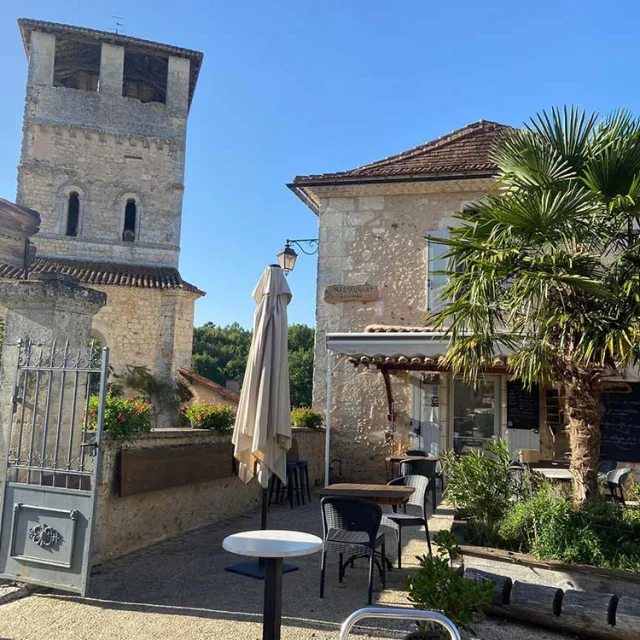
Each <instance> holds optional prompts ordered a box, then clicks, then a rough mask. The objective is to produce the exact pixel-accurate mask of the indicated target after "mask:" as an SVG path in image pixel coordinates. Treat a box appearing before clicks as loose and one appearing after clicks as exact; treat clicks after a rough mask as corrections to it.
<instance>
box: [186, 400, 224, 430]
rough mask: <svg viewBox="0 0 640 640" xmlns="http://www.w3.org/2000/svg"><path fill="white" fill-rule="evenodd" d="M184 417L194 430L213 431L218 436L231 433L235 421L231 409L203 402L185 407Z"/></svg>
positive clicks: (222, 405)
mask: <svg viewBox="0 0 640 640" xmlns="http://www.w3.org/2000/svg"><path fill="white" fill-rule="evenodd" d="M184 415H185V416H186V417H187V419H188V420H189V423H190V424H191V426H192V427H193V428H194V429H213V430H214V431H217V432H218V433H220V434H227V433H231V431H233V425H234V422H235V419H236V413H235V411H234V409H233V408H232V407H229V406H227V405H224V404H208V403H205V402H200V403H195V404H191V405H189V406H187V407H186V408H185V410H184Z"/></svg>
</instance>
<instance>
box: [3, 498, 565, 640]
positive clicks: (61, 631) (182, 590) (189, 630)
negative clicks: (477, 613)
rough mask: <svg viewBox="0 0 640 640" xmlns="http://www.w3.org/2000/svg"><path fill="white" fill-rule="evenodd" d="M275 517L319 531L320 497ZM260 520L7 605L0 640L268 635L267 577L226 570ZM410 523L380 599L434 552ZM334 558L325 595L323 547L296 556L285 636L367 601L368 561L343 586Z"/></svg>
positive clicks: (511, 639)
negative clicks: (85, 588)
mask: <svg viewBox="0 0 640 640" xmlns="http://www.w3.org/2000/svg"><path fill="white" fill-rule="evenodd" d="M269 518H270V524H271V526H273V527H274V528H280V529H296V530H299V531H306V532H309V533H316V534H318V533H319V531H320V530H321V522H320V509H319V504H318V502H317V501H316V500H314V501H313V502H312V504H311V505H307V506H306V507H299V508H296V509H294V510H293V511H292V510H290V509H289V507H276V508H275V509H272V510H271V511H270V512H269ZM430 522H431V526H430V528H431V529H432V530H433V531H435V530H437V529H439V528H442V527H449V526H450V522H451V514H450V513H449V512H448V511H447V510H445V509H442V508H441V509H439V511H438V513H437V514H436V516H435V517H433V518H431V520H430ZM257 528H259V514H257V513H255V514H250V515H247V516H244V517H241V518H237V519H235V520H232V521H229V522H226V523H224V524H223V525H220V526H215V527H207V528H205V529H201V530H199V531H196V532H193V533H191V534H187V535H185V536H183V537H181V538H179V539H177V540H173V541H170V542H166V543H161V544H157V545H154V546H153V547H151V548H149V549H147V550H145V551H141V552H138V553H135V554H132V555H130V556H127V557H126V558H123V559H120V560H118V561H116V562H113V563H111V564H108V565H104V566H102V567H99V568H98V569H97V571H96V572H95V575H93V576H92V578H91V590H90V592H91V597H90V598H84V599H83V598H79V597H75V596H67V595H63V594H61V593H57V592H51V593H48V594H34V595H31V596H29V597H27V598H24V599H22V600H18V601H16V602H11V603H9V604H5V605H2V606H1V607H0V640H6V639H11V640H49V639H55V640H98V639H100V640H102V639H105V640H107V639H108V640H155V639H158V640H181V639H185V640H186V639H189V640H196V639H197V640H205V639H212V640H260V639H261V637H262V635H261V634H262V625H261V611H262V596H263V593H262V588H263V583H262V582H259V581H256V580H252V579H249V578H245V577H242V576H238V575H235V574H231V573H227V572H225V571H224V567H225V566H226V565H228V564H232V563H233V562H236V561H238V559H239V557H238V556H233V555H232V554H229V553H227V552H225V551H223V549H222V540H223V538H224V537H225V536H227V535H229V534H230V533H234V532H237V531H243V530H249V529H257ZM410 531H411V529H408V530H405V535H404V536H403V537H406V544H405V549H404V552H403V571H402V572H400V571H397V570H394V571H393V572H391V573H390V574H388V576H389V579H388V583H387V586H388V588H387V589H386V590H385V591H384V592H383V593H381V592H380V590H379V583H377V585H376V586H377V587H378V590H377V591H376V592H375V594H374V598H375V600H377V603H376V602H375V600H374V604H379V605H388V606H408V602H407V600H406V597H405V594H404V591H403V589H402V582H403V578H404V577H405V576H406V574H407V573H408V571H411V570H412V569H415V568H416V567H417V561H416V560H415V558H414V556H415V555H417V554H423V553H425V551H426V550H425V546H426V545H425V542H424V537H423V536H424V533H423V532H422V533H421V532H420V531H419V530H416V531H415V536H414V537H413V538H412V537H411V534H410ZM389 538H390V539H389V543H390V544H388V548H389V550H390V555H393V550H394V548H395V544H394V543H392V540H393V538H392V537H391V536H390V537H389ZM329 557H330V562H329V566H328V570H327V588H326V595H325V599H324V600H320V598H319V597H318V586H319V582H318V581H319V563H320V556H319V554H318V555H314V556H307V557H303V558H300V559H296V564H298V565H299V566H300V570H299V571H297V572H295V573H291V574H288V575H286V576H285V577H284V602H283V630H282V637H283V640H307V639H313V640H337V637H338V629H339V626H340V623H341V622H342V620H344V619H345V618H346V617H347V616H348V615H349V614H350V613H351V612H352V611H354V610H355V609H358V608H360V607H363V606H366V566H365V565H366V563H365V562H361V563H359V565H356V568H355V569H354V570H351V569H350V570H348V571H347V574H346V577H345V580H344V583H343V584H342V585H339V584H338V579H337V573H338V569H337V564H336V562H335V558H331V555H330V556H329ZM405 567H406V571H405ZM400 628H403V629H404V632H400V631H399V630H398V627H397V624H396V626H395V627H394V623H384V624H383V623H376V622H372V623H370V624H367V625H366V626H365V627H363V628H360V630H359V633H358V635H357V636H354V637H356V638H376V639H380V640H383V639H384V640H389V639H393V638H401V637H402V636H403V635H404V633H407V632H408V631H410V630H411V629H410V628H409V626H404V627H400ZM479 631H480V633H479V635H480V637H482V638H484V640H494V639H495V640H517V639H518V638H522V639H523V640H524V639H525V638H526V639H527V640H558V639H559V638H562V637H563V636H559V635H557V634H549V633H544V632H541V631H538V630H533V629H525V628H523V627H519V626H515V625H513V624H498V623H496V622H486V623H483V625H481V626H480V627H479Z"/></svg>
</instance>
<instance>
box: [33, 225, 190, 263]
mask: <svg viewBox="0 0 640 640" xmlns="http://www.w3.org/2000/svg"><path fill="white" fill-rule="evenodd" d="M38 238H42V239H43V240H60V241H63V242H72V243H83V244H85V243H86V244H104V245H109V246H115V247H129V248H131V247H133V248H135V249H161V250H162V251H175V252H179V251H180V247H179V245H176V244H158V243H156V242H140V241H138V240H136V241H135V242H134V243H131V242H124V241H121V242H118V241H117V240H105V239H104V238H96V237H91V236H74V237H73V238H71V237H69V236H63V235H60V234H58V233H42V232H41V231H40V232H39V233H37V234H36V235H35V236H33V241H34V243H35V244H36V245H37V243H38ZM58 257H60V256H58Z"/></svg>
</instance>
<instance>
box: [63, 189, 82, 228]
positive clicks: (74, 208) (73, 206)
mask: <svg viewBox="0 0 640 640" xmlns="http://www.w3.org/2000/svg"><path fill="white" fill-rule="evenodd" d="M79 222H80V196H79V195H78V192H77V191H72V192H71V193H70V194H69V202H68V203H67V233H66V235H67V236H71V237H73V238H75V237H76V236H77V235H78V223H79Z"/></svg>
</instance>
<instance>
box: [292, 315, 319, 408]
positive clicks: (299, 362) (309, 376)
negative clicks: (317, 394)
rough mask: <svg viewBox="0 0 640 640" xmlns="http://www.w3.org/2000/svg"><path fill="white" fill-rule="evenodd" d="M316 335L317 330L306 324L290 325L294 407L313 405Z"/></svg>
mask: <svg viewBox="0 0 640 640" xmlns="http://www.w3.org/2000/svg"><path fill="white" fill-rule="evenodd" d="M315 337H316V332H315V330H314V329H312V328H311V327H308V326H307V325H306V324H292V325H291V326H290V327H289V380H290V383H291V406H292V407H309V406H311V394H312V391H313V348H314V342H315Z"/></svg>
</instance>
